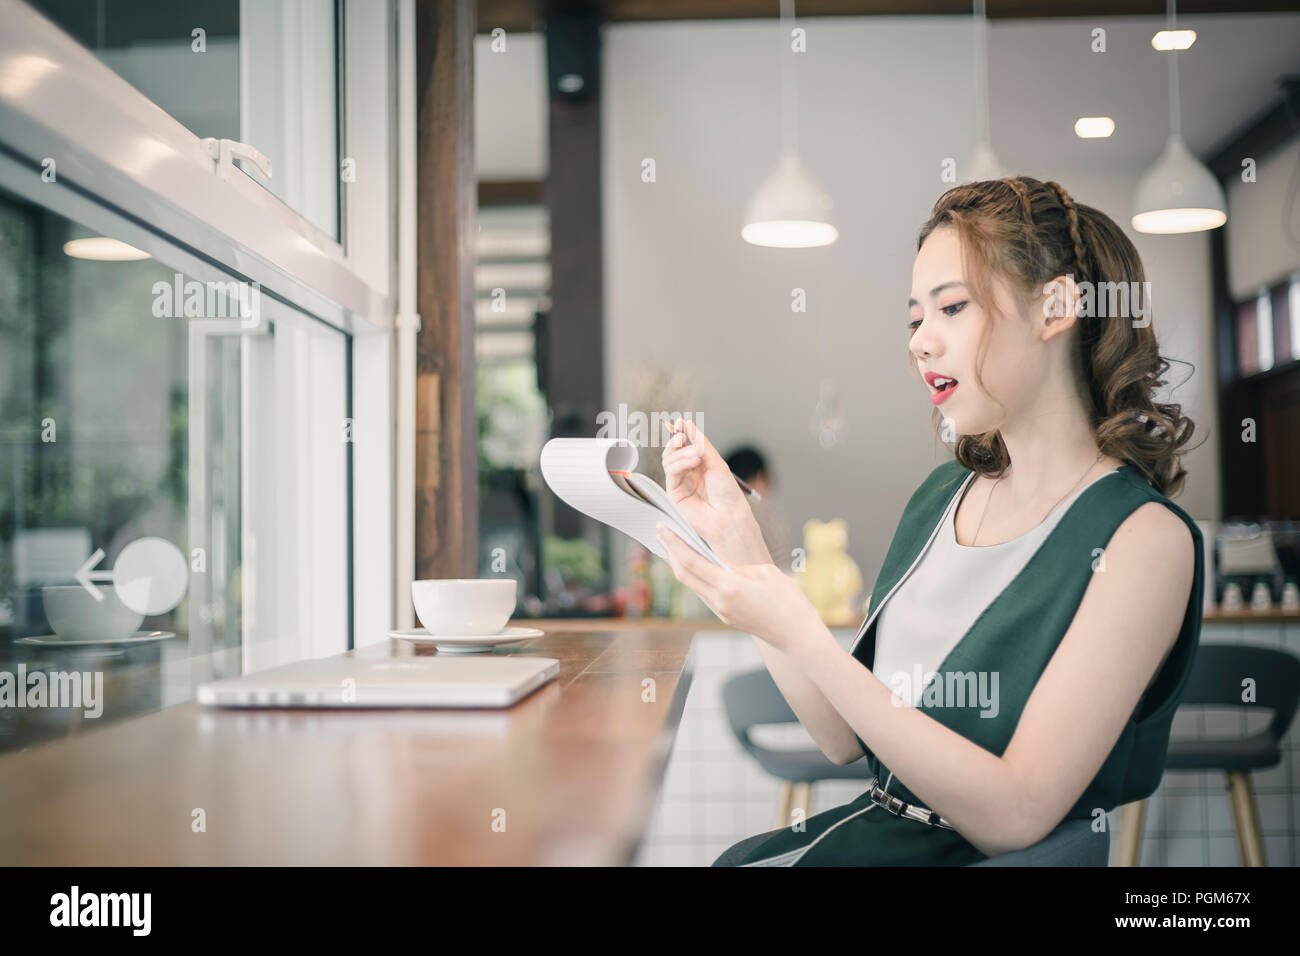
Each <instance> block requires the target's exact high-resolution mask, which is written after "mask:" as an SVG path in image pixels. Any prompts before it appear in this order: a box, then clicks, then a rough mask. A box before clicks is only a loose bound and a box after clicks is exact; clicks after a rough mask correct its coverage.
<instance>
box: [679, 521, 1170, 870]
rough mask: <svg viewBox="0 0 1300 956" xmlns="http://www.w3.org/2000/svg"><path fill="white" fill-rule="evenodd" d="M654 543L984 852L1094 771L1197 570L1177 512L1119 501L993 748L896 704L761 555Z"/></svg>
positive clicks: (1069, 801)
mask: <svg viewBox="0 0 1300 956" xmlns="http://www.w3.org/2000/svg"><path fill="white" fill-rule="evenodd" d="M665 543H666V544H667V545H668V547H669V554H670V563H671V564H672V565H673V570H674V572H676V573H677V574H678V577H679V578H680V579H681V580H682V581H683V582H684V583H685V584H687V586H689V587H691V588H692V589H693V590H695V591H696V592H697V593H698V594H700V596H701V598H703V599H704V601H705V603H707V604H709V606H710V607H713V608H714V610H715V612H716V613H718V614H719V616H720V617H721V618H722V619H723V620H724V621H727V622H728V623H730V624H732V625H733V626H735V627H738V628H739V629H741V630H746V631H749V632H750V633H753V634H755V635H756V636H759V637H762V638H764V639H765V640H768V641H769V642H770V643H772V644H773V645H774V646H775V647H777V648H779V649H780V650H782V651H783V652H784V653H785V654H786V655H787V657H788V658H789V660H790V661H792V662H793V663H794V665H795V666H796V667H797V668H798V669H799V670H800V671H802V672H803V674H804V675H805V677H807V678H808V679H809V680H810V681H811V682H812V683H813V685H815V686H816V687H817V688H818V689H819V690H820V691H821V692H822V693H823V694H824V695H825V698H826V700H827V701H828V702H829V704H830V705H831V706H832V707H833V708H834V709H835V710H836V711H838V712H839V713H840V714H841V715H842V716H843V718H844V720H845V721H846V722H847V723H848V725H849V726H850V727H851V728H852V729H853V730H854V732H856V734H857V735H858V736H859V737H861V738H862V740H863V741H864V742H865V743H866V745H867V746H868V747H870V748H871V750H872V751H873V752H874V753H875V754H876V755H877V757H879V759H880V760H881V761H882V762H883V763H884V764H885V765H886V766H888V767H889V768H890V769H891V770H892V771H893V772H894V773H895V774H896V775H897V776H898V777H899V778H900V779H901V780H904V781H906V784H907V787H908V789H909V790H911V791H912V792H913V793H914V794H916V796H917V798H918V800H919V801H920V802H921V803H923V804H924V805H925V806H927V807H929V808H930V809H931V810H933V811H936V812H938V813H939V814H940V815H941V816H943V817H945V818H947V819H948V821H949V822H951V823H952V825H953V827H955V828H956V829H957V830H958V831H959V832H960V833H961V834H962V836H964V837H965V838H966V839H967V840H969V841H970V842H971V843H973V844H974V845H975V846H976V847H978V848H979V849H980V850H981V852H983V853H985V854H987V855H989V856H994V855H996V854H999V853H1004V852H1007V851H1010V850H1016V849H1021V848H1023V847H1027V846H1031V845H1033V844H1034V843H1037V842H1038V841H1039V840H1041V839H1042V838H1043V837H1045V836H1046V835H1047V834H1048V833H1050V832H1051V831H1052V830H1053V829H1054V828H1055V827H1056V826H1057V825H1058V824H1059V823H1060V821H1061V820H1062V819H1063V818H1064V816H1065V814H1066V813H1067V812H1068V811H1069V809H1070V807H1072V806H1073V805H1074V803H1075V802H1076V801H1077V800H1078V799H1079V797H1080V796H1081V795H1082V794H1083V791H1084V790H1085V789H1086V788H1087V786H1088V784H1089V783H1090V782H1091V781H1092V779H1093V778H1094V777H1095V776H1096V775H1097V772H1098V770H1100V768H1101V765H1102V763H1103V762H1104V761H1105V759H1106V757H1107V755H1109V753H1110V751H1111V749H1112V748H1113V747H1114V745H1115V742H1116V741H1117V740H1118V739H1119V735H1120V733H1121V732H1122V731H1123V729H1124V725H1125V723H1126V722H1127V721H1128V718H1129V717H1130V715H1132V713H1133V711H1134V709H1135V708H1136V707H1137V702H1138V699H1139V697H1140V696H1141V694H1142V692H1143V689H1144V688H1145V687H1146V686H1147V685H1148V683H1149V682H1150V680H1151V677H1152V675H1153V674H1154V673H1155V672H1156V668H1157V666H1158V664H1159V663H1160V661H1162V660H1163V659H1164V657H1165V654H1166V653H1167V652H1168V650H1169V649H1170V647H1172V645H1173V643H1174V641H1175V640H1176V638H1177V636H1178V632H1179V630H1180V629H1181V625H1182V620H1183V615H1184V612H1185V610H1186V607H1187V602H1188V596H1189V594H1190V592H1191V585H1192V581H1193V578H1194V571H1195V552H1194V550H1193V541H1192V536H1191V533H1190V532H1189V531H1188V530H1187V527H1186V525H1185V524H1184V523H1183V522H1182V520H1181V519H1179V518H1178V517H1177V516H1176V515H1174V514H1173V513H1172V512H1170V511H1169V510H1168V509H1167V508H1165V507H1164V506H1163V505H1162V504H1160V503H1159V502H1151V503H1148V504H1146V505H1143V506H1142V507H1140V508H1138V509H1137V510H1136V511H1135V512H1134V513H1133V514H1132V515H1130V516H1129V517H1128V519H1127V520H1126V521H1125V522H1124V523H1123V524H1121V525H1120V527H1119V529H1118V530H1117V531H1116V532H1115V534H1114V535H1113V536H1112V538H1111V540H1110V542H1109V543H1108V544H1107V546H1106V564H1105V567H1106V570H1105V571H1098V572H1095V573H1094V574H1093V579H1092V581H1091V582H1089V585H1088V588H1087V590H1086V591H1085V593H1084V597H1083V600H1082V601H1081V602H1080V605H1079V609H1078V611H1077V612H1076V613H1075V616H1074V619H1073V621H1072V622H1071V624H1070V628H1069V630H1068V631H1067V632H1066V634H1065V637H1064V638H1062V640H1061V643H1060V645H1059V646H1058V647H1057V650H1056V652H1055V653H1054V654H1053V655H1052V658H1051V660H1050V661H1049V662H1048V666H1047V668H1046V669H1045V670H1044V672H1043V674H1042V676H1041V677H1040V678H1039V680H1038V683H1037V684H1036V685H1035V687H1034V690H1033V692H1032V694H1031V695H1030V697H1029V700H1028V701H1027V703H1026V705H1025V709H1024V712H1023V713H1022V714H1021V716H1020V720H1019V723H1018V724H1017V727H1016V731H1015V734H1014V736H1013V737H1012V739H1011V741H1010V743H1009V744H1008V746H1007V748H1006V751H1005V752H1004V753H1003V754H1002V756H1000V757H999V756H997V755H995V754H993V753H991V752H990V751H988V750H985V749H984V748H983V747H981V746H979V745H978V744H975V743H973V742H972V741H970V740H968V739H966V738H965V737H963V736H961V735H960V734H958V733H956V732H955V731H953V730H950V729H949V728H947V727H945V726H944V725H943V724H941V723H939V722H938V721H936V720H934V719H933V718H931V717H930V716H929V715H928V714H926V713H925V712H924V711H923V710H921V709H918V708H915V707H910V706H905V705H903V703H902V701H901V700H899V699H898V698H897V697H895V695H894V694H893V693H892V692H891V691H890V689H889V688H888V687H887V686H886V685H885V684H883V683H882V682H881V681H880V680H879V679H878V678H877V677H876V676H875V675H874V674H873V673H872V672H871V671H870V670H868V669H867V668H865V667H863V666H862V665H861V664H860V663H859V662H858V661H857V660H856V659H855V658H853V657H852V656H851V655H850V654H849V653H848V652H847V651H845V650H844V648H842V647H840V646H839V644H837V643H836V642H835V640H834V639H833V638H832V637H831V635H830V632H829V631H828V630H826V629H825V627H824V626H823V627H822V628H821V631H820V633H819V632H818V631H817V630H816V629H814V628H810V627H809V626H808V625H807V622H806V620H805V619H803V618H801V616H800V613H799V612H798V602H797V601H796V600H795V598H794V597H793V596H791V595H789V594H788V593H787V592H786V591H785V590H783V589H782V586H781V584H780V582H779V581H778V580H777V579H776V578H774V577H773V576H772V574H771V572H770V571H769V570H768V568H770V567H771V566H770V565H769V566H763V567H740V568H736V569H733V570H731V571H725V570H723V569H720V568H717V567H715V566H713V565H712V564H710V563H709V562H707V561H705V560H704V559H703V558H701V557H699V556H698V555H696V553H695V552H694V551H693V550H691V549H690V548H689V547H688V546H687V545H686V544H685V543H684V542H682V541H681V540H680V539H679V538H677V537H676V536H675V535H672V534H671V532H667V533H666V534H665ZM772 570H775V569H772ZM776 576H777V578H781V579H782V580H784V576H783V575H781V574H780V572H779V571H777V572H776ZM790 586H791V587H795V588H796V590H797V585H794V584H793V583H792V582H791V584H790ZM800 596H802V593H801V592H800Z"/></svg>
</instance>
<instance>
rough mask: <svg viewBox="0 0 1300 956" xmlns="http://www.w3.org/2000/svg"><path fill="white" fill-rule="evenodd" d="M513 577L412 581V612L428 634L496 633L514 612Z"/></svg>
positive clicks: (514, 582)
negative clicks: (413, 611)
mask: <svg viewBox="0 0 1300 956" xmlns="http://www.w3.org/2000/svg"><path fill="white" fill-rule="evenodd" d="M517 588H518V585H517V582H516V581H515V579H514V578H500V579H494V578H466V579H452V578H446V579H442V580H434V581H412V582H411V600H412V601H413V602H414V604H415V616H416V617H418V618H419V619H420V623H421V624H422V625H424V629H425V630H426V631H428V632H429V633H430V634H448V635H456V636H467V635H476V634H496V633H498V632H499V631H500V630H501V629H502V628H503V627H505V626H506V622H507V621H509V620H510V615H511V614H513V613H514V612H515V600H516V594H517Z"/></svg>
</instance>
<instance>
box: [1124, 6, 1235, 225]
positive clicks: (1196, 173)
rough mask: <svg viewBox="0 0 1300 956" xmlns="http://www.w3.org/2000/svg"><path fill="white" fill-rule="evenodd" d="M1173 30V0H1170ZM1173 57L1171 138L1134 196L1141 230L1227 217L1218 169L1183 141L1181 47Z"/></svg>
mask: <svg viewBox="0 0 1300 956" xmlns="http://www.w3.org/2000/svg"><path fill="white" fill-rule="evenodd" d="M1168 10H1169V29H1170V30H1174V29H1175V26H1174V17H1175V9H1174V0H1169V2H1168ZM1165 55H1166V56H1167V57H1169V140H1168V142H1167V143H1166V144H1165V149H1164V152H1163V153H1161V154H1160V158H1159V159H1157V160H1156V162H1155V165H1154V166H1152V167H1151V168H1150V169H1148V170H1147V171H1146V173H1144V174H1143V176H1142V178H1141V179H1140V180H1139V181H1138V186H1137V192H1136V194H1135V195H1134V197H1133V219H1132V223H1133V228H1134V229H1136V230H1137V231H1138V232H1149V233H1163V234H1169V233H1178V232H1201V231H1203V230H1205V229H1215V228H1217V227H1219V226H1222V225H1223V224H1224V223H1225V222H1227V221H1228V202H1227V200H1226V199H1225V198H1224V195H1223V187H1222V186H1220V185H1219V181H1218V180H1217V179H1216V178H1215V176H1214V174H1213V173H1212V172H1210V171H1209V170H1208V169H1206V168H1205V165H1204V164H1203V163H1201V162H1200V161H1199V160H1198V159H1197V158H1196V157H1195V156H1193V155H1192V154H1191V152H1189V151H1188V149H1187V145H1186V144H1185V143H1184V142H1183V134H1182V116H1181V104H1180V102H1179V96H1178V51H1177V50H1176V49H1171V50H1169V51H1168V52H1166V53H1165Z"/></svg>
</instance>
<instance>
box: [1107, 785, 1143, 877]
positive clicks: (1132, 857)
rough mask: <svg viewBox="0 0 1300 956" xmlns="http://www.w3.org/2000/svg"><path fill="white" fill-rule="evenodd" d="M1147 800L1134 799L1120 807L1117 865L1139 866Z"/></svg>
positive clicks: (1116, 853)
mask: <svg viewBox="0 0 1300 956" xmlns="http://www.w3.org/2000/svg"><path fill="white" fill-rule="evenodd" d="M1146 806H1147V802H1146V801H1145V800H1134V801H1133V802H1132V803H1126V804H1124V806H1122V807H1120V811H1119V840H1117V841H1116V842H1117V844H1118V847H1117V849H1116V851H1115V865H1116V866H1137V865H1138V861H1139V859H1140V856H1139V854H1140V852H1141V849H1142V819H1143V817H1145V816H1146Z"/></svg>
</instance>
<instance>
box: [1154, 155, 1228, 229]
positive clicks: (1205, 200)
mask: <svg viewBox="0 0 1300 956" xmlns="http://www.w3.org/2000/svg"><path fill="white" fill-rule="evenodd" d="M1227 210H1228V202H1227V200H1226V199H1225V198H1224V195H1223V187H1221V186H1220V185H1219V181H1218V180H1217V179H1215V178H1214V174H1213V173H1211V172H1210V171H1209V170H1208V169H1206V168H1205V166H1204V165H1203V164H1202V163H1201V162H1200V161H1199V160H1197V158H1196V157H1195V156H1193V155H1192V154H1191V153H1190V152H1188V150H1187V147H1186V146H1185V145H1184V144H1183V141H1182V138H1181V137H1178V136H1171V137H1169V142H1168V144H1167V145H1166V146H1165V151H1164V152H1163V153H1161V154H1160V158H1159V159H1157V160H1156V162H1155V165H1154V166H1152V167H1151V168H1150V169H1148V170H1147V171H1146V173H1145V174H1144V175H1143V176H1142V178H1141V179H1140V180H1139V181H1138V186H1137V193H1136V194H1135V195H1134V198H1133V220H1132V222H1133V228H1134V229H1136V230H1137V231H1138V232H1153V233H1175V232H1200V231H1202V230H1204V229H1214V228H1216V227H1218V226H1222V225H1223V224H1224V223H1225V222H1227V221H1228V211H1227Z"/></svg>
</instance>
